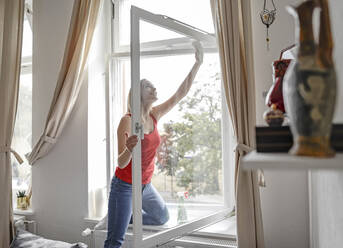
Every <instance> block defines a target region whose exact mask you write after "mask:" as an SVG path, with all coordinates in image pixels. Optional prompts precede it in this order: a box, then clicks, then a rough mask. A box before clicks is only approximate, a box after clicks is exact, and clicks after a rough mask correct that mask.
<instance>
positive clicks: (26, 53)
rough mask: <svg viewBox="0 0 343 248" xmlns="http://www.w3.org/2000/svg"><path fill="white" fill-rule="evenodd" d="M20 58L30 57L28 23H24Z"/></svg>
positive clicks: (30, 41)
mask: <svg viewBox="0 0 343 248" xmlns="http://www.w3.org/2000/svg"><path fill="white" fill-rule="evenodd" d="M22 56H23V57H27V56H32V30H31V27H30V24H29V21H28V20H27V19H26V20H25V21H24V30H23V47H22Z"/></svg>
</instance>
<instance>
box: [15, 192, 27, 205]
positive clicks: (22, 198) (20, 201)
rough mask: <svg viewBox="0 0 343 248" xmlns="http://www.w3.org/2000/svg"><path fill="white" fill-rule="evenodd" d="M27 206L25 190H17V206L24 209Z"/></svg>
mask: <svg viewBox="0 0 343 248" xmlns="http://www.w3.org/2000/svg"><path fill="white" fill-rule="evenodd" d="M27 207H28V199H27V196H26V191H25V190H19V191H18V192H17V208H18V209H22V210H26V209H27Z"/></svg>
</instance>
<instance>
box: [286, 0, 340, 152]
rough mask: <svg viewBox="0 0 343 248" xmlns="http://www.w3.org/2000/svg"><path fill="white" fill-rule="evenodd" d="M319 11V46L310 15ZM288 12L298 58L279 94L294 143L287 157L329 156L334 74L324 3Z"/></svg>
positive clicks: (330, 39)
mask: <svg viewBox="0 0 343 248" xmlns="http://www.w3.org/2000/svg"><path fill="white" fill-rule="evenodd" d="M316 7H320V8H321V10H322V11H321V14H320V15H321V16H320V33H319V44H318V45H317V44H315V41H314V36H313V29H312V14H313V10H314V9H315V8H316ZM288 11H289V12H290V13H291V14H292V15H293V16H294V17H295V19H296V21H297V30H296V31H297V32H296V36H297V45H298V55H297V58H296V60H294V61H292V62H291V64H290V66H289V68H288V70H287V72H286V75H285V81H284V85H283V95H284V101H285V107H286V112H287V113H288V116H289V119H290V126H291V131H292V134H293V140H294V144H293V147H292V148H291V150H290V153H291V154H294V155H301V156H315V157H331V156H334V154H335V152H334V151H333V150H332V148H331V145H330V135H331V125H332V119H333V114H334V108H335V103H336V73H335V69H334V63H333V59H332V48H333V42H332V35H331V29H330V19H329V11H328V4H327V1H326V0H317V1H306V2H304V3H302V4H300V5H299V6H297V7H295V8H293V7H288Z"/></svg>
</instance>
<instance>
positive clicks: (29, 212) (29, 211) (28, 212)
mask: <svg viewBox="0 0 343 248" xmlns="http://www.w3.org/2000/svg"><path fill="white" fill-rule="evenodd" d="M13 214H15V215H22V216H31V215H34V214H35V212H34V211H33V210H32V209H31V208H29V209H27V210H21V209H17V208H15V209H13Z"/></svg>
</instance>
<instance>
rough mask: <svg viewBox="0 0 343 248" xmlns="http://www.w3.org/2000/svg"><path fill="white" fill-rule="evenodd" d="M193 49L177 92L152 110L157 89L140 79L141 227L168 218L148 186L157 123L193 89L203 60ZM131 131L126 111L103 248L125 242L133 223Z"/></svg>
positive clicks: (157, 140) (134, 141)
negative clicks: (193, 62) (142, 131)
mask: <svg viewBox="0 0 343 248" xmlns="http://www.w3.org/2000/svg"><path fill="white" fill-rule="evenodd" d="M193 46H194V48H195V51H196V54H195V58H196V62H195V64H194V65H193V68H192V69H191V71H190V72H189V74H188V75H187V77H186V78H185V80H184V81H183V83H182V84H181V85H180V86H179V88H178V90H177V91H176V92H175V94H174V95H173V96H172V97H170V98H169V99H168V100H167V101H166V102H164V103H162V104H160V105H158V106H156V107H152V104H153V103H154V102H155V101H156V100H157V94H156V88H155V87H154V85H153V84H152V83H151V82H149V81H148V80H146V79H143V80H141V122H142V125H143V130H144V139H143V140H142V210H143V211H142V216H143V224H144V225H163V224H164V223H166V222H167V221H168V219H169V214H168V209H167V207H166V204H165V202H164V200H163V199H162V197H161V196H160V195H159V193H158V192H157V190H156V189H155V188H154V187H153V185H152V184H151V177H152V175H153V172H154V167H155V165H154V158H155V154H156V150H157V148H158V146H159V144H160V136H159V134H158V131H157V122H158V120H159V119H160V118H161V117H162V116H163V115H165V114H166V113H168V112H169V111H170V110H171V109H172V108H173V107H174V106H175V105H176V104H177V103H178V102H179V101H180V100H181V99H182V98H183V97H185V96H186V95H187V93H188V91H189V89H190V88H191V86H192V83H193V80H194V78H195V75H196V73H197V72H198V70H199V67H200V65H201V64H202V59H203V53H202V48H201V45H200V43H199V42H194V43H193ZM130 95H131V94H129V98H130ZM128 102H129V101H128ZM130 130H131V113H130V108H128V113H127V114H126V115H124V116H123V117H122V119H121V121H120V123H119V126H118V130H117V138H118V154H119V157H118V166H117V168H116V172H115V177H113V179H112V183H111V193H110V197H109V203H108V232H107V239H106V241H105V248H114V247H120V246H121V245H122V243H123V242H124V237H125V232H126V230H127V227H128V225H129V223H130V221H132V174H131V167H132V160H131V153H132V150H133V148H134V147H135V146H136V144H137V142H138V137H137V136H136V135H131V134H130Z"/></svg>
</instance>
